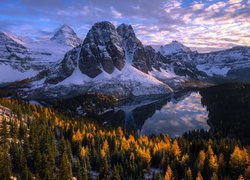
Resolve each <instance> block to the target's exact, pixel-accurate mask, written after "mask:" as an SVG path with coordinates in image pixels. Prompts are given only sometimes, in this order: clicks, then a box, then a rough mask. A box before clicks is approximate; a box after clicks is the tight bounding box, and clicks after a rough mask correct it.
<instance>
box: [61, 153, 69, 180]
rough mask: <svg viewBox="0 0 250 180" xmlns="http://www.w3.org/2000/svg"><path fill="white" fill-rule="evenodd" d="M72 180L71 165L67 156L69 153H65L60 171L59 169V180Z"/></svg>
mask: <svg viewBox="0 0 250 180" xmlns="http://www.w3.org/2000/svg"><path fill="white" fill-rule="evenodd" d="M71 178H72V170H71V163H70V161H69V158H68V156H67V153H66V152H64V153H63V154H62V157H61V163H60V169H59V179H61V180H70V179H71Z"/></svg>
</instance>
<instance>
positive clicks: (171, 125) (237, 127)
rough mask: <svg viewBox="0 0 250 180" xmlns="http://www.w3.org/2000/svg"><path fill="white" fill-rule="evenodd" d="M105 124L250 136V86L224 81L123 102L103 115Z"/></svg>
mask: <svg viewBox="0 0 250 180" xmlns="http://www.w3.org/2000/svg"><path fill="white" fill-rule="evenodd" d="M100 119H101V121H102V122H103V124H104V125H105V126H112V127H118V126H121V127H124V128H125V129H127V130H128V131H135V132H138V133H139V134H145V135H151V134H160V133H167V134H169V135H170V136H171V137H178V136H181V135H182V134H183V133H185V132H188V131H192V130H197V129H204V130H207V131H210V132H215V133H216V134H217V135H222V136H229V137H237V138H242V139H244V140H246V141H249V139H250V86H249V85H247V86H246V85H238V84H230V85H221V86H214V87H210V88H206V89H202V90H200V91H193V92H190V91H189V92H187V91H186V92H178V93H175V94H172V95H170V96H162V97H152V96H150V97H140V98H135V99H132V100H127V101H126V102H122V103H121V104H120V105H119V106H118V107H116V109H115V110H114V111H111V112H107V113H105V114H104V115H102V116H101V117H100Z"/></svg>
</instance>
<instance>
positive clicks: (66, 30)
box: [50, 24, 81, 47]
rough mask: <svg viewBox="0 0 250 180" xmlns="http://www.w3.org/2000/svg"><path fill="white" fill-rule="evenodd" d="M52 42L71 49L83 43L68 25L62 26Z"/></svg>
mask: <svg viewBox="0 0 250 180" xmlns="http://www.w3.org/2000/svg"><path fill="white" fill-rule="evenodd" d="M50 40H52V41H55V42H57V43H59V44H63V45H67V46H71V47H76V46H78V45H79V44H80V43H81V40H80V38H79V37H78V36H77V35H76V33H75V32H74V30H73V29H72V28H71V27H70V26H68V25H66V24H64V25H62V26H61V27H60V28H59V29H58V30H57V31H56V32H55V34H54V36H53V37H52V38H50Z"/></svg>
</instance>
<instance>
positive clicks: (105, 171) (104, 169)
mask: <svg viewBox="0 0 250 180" xmlns="http://www.w3.org/2000/svg"><path fill="white" fill-rule="evenodd" d="M99 177H100V179H105V180H106V179H109V163H108V160H107V157H104V158H103V159H102V161H101V170H100V175H99Z"/></svg>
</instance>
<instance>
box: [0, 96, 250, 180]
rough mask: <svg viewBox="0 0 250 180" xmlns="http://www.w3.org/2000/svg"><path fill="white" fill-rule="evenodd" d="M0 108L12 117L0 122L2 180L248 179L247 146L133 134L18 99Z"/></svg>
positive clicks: (203, 137)
mask: <svg viewBox="0 0 250 180" xmlns="http://www.w3.org/2000/svg"><path fill="white" fill-rule="evenodd" d="M0 104H1V105H3V106H5V107H8V108H10V109H11V110H12V111H13V114H16V116H10V117H4V118H2V120H1V119H0V179H3V180H5V179H6V180H7V179H10V178H11V177H12V178H13V177H17V178H18V179H34V177H35V178H36V179H52V180H53V179H62V180H64V179H65V180H67V179H72V177H76V178H77V179H84V180H85V179H117V180H119V179H145V178H149V179H166V180H174V179H175V180H176V179H187V180H191V179H196V180H199V179H213V180H216V179H249V178H250V164H249V152H250V147H249V145H248V146H242V145H241V143H240V142H239V141H236V140H233V139H225V138H223V139H213V137H210V138H209V137H208V136H207V134H206V132H199V133H191V134H189V135H187V134H186V135H185V136H183V137H181V138H175V139H172V138H170V137H169V136H168V135H160V136H151V137H147V136H138V135H137V134H129V133H127V132H125V131H123V130H122V129H121V128H118V129H103V128H102V127H100V126H98V125H96V124H94V123H91V122H89V121H88V120H87V119H84V118H82V119H75V118H70V117H69V116H65V115H63V114H62V113H60V114H59V113H56V112H54V111H53V110H51V109H49V108H42V107H39V106H36V105H29V104H27V103H24V102H21V101H18V100H11V99H0ZM13 117H18V120H16V119H14V118H13Z"/></svg>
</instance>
